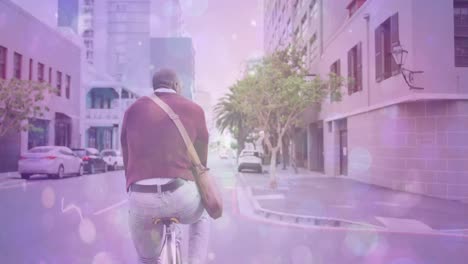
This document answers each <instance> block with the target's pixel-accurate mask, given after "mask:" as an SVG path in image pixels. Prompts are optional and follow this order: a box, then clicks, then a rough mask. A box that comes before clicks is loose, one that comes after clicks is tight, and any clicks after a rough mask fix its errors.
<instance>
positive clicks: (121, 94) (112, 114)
mask: <svg viewBox="0 0 468 264" xmlns="http://www.w3.org/2000/svg"><path fill="white" fill-rule="evenodd" d="M84 75H85V78H84V85H83V92H84V95H85V96H84V98H83V102H82V109H83V110H82V130H81V142H82V146H83V147H87V148H95V149H98V150H100V151H102V150H104V149H115V150H120V149H121V145H120V132H121V129H122V121H123V115H124V113H125V110H126V109H127V108H128V107H129V106H130V105H131V104H132V103H133V102H135V100H136V99H137V98H138V96H137V95H136V94H135V93H134V92H132V91H130V90H129V89H127V88H125V87H124V86H122V84H121V83H119V82H116V81H115V80H114V79H113V78H112V77H111V76H109V75H106V74H100V73H98V72H96V71H95V70H94V68H92V67H89V68H88V70H87V71H86V72H85V73H84Z"/></svg>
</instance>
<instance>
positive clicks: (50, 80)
mask: <svg viewBox="0 0 468 264" xmlns="http://www.w3.org/2000/svg"><path fill="white" fill-rule="evenodd" d="M51 84H52V67H49V85H51Z"/></svg>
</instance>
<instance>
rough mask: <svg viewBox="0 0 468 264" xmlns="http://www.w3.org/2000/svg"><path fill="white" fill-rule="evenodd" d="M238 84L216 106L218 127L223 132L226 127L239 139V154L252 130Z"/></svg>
mask: <svg viewBox="0 0 468 264" xmlns="http://www.w3.org/2000/svg"><path fill="white" fill-rule="evenodd" d="M236 90H237V86H236V85H234V86H232V87H231V88H230V92H229V94H227V95H226V96H224V97H222V98H221V99H220V100H219V102H218V103H217V104H216V106H215V109H214V110H215V115H216V127H217V128H218V129H219V130H220V131H221V133H223V132H224V131H225V130H226V129H227V130H228V131H229V132H230V133H231V134H232V135H233V136H234V138H235V139H236V141H237V144H238V148H237V152H238V153H237V154H239V153H240V151H241V150H242V149H243V148H244V146H245V141H246V138H247V136H248V134H249V132H250V131H251V130H252V129H251V127H250V126H249V125H248V124H247V116H246V115H245V114H244V113H243V112H242V111H241V108H240V101H239V100H240V98H239V93H238V92H237V91H236Z"/></svg>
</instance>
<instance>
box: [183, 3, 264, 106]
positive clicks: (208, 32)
mask: <svg viewBox="0 0 468 264" xmlns="http://www.w3.org/2000/svg"><path fill="white" fill-rule="evenodd" d="M187 1H190V0H185V1H184V0H182V1H181V2H182V6H183V10H184V18H185V24H186V30H187V31H188V33H189V34H190V35H191V36H192V37H193V39H194V42H195V49H196V52H197V56H196V71H197V80H196V82H197V85H198V86H199V87H200V88H203V89H206V90H209V91H212V94H213V96H214V97H217V96H219V95H220V94H222V93H224V91H225V90H226V88H227V87H228V86H229V85H231V84H232V83H233V82H234V81H235V79H236V78H238V77H239V72H240V70H241V67H242V66H241V65H242V63H243V62H244V61H245V60H246V59H248V58H250V57H253V56H256V55H257V56H258V55H259V54H260V55H261V54H262V50H263V18H262V7H261V2H262V1H261V0H238V1H230V0H222V1H220V0H197V1H193V2H194V3H196V5H195V6H193V7H192V8H184V2H187Z"/></svg>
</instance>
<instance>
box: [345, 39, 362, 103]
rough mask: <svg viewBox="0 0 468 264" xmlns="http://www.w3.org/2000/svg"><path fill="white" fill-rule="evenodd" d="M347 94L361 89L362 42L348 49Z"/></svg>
mask: <svg viewBox="0 0 468 264" xmlns="http://www.w3.org/2000/svg"><path fill="white" fill-rule="evenodd" d="M348 78H349V82H348V94H350V95H351V94H353V93H355V92H358V91H362V43H361V42H359V44H357V45H356V46H354V47H353V48H352V49H350V50H349V51H348Z"/></svg>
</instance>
